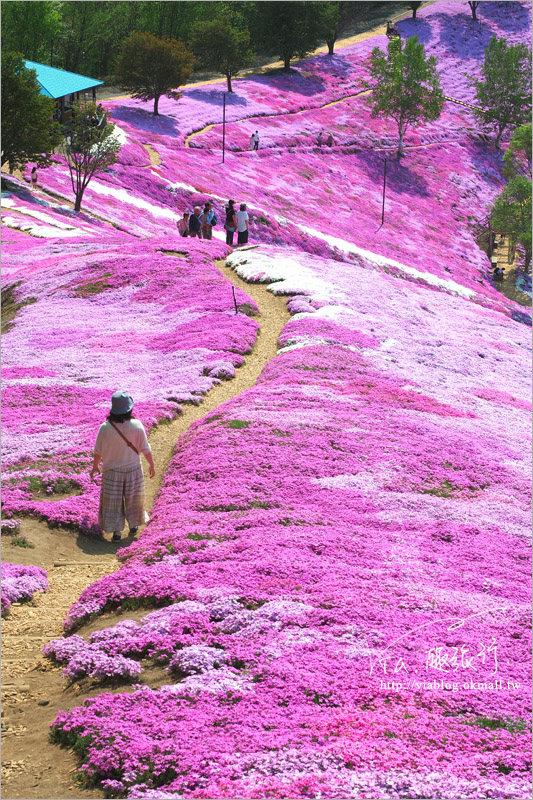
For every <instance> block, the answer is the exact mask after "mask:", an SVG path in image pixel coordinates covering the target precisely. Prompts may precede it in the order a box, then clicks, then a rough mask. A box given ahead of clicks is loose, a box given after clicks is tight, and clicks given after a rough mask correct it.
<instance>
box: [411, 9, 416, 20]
mask: <svg viewBox="0 0 533 800" xmlns="http://www.w3.org/2000/svg"><path fill="white" fill-rule="evenodd" d="M412 19H416V8H413V16H412Z"/></svg>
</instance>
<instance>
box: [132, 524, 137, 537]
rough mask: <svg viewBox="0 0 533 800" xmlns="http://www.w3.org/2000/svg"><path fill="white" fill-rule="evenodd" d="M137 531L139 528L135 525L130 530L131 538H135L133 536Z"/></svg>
mask: <svg viewBox="0 0 533 800" xmlns="http://www.w3.org/2000/svg"><path fill="white" fill-rule="evenodd" d="M138 530H139V526H138V525H136V526H135V527H134V528H130V533H131V534H132V536H135V534H136V533H137V531H138Z"/></svg>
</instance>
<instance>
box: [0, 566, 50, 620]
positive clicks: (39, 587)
mask: <svg viewBox="0 0 533 800" xmlns="http://www.w3.org/2000/svg"><path fill="white" fill-rule="evenodd" d="M0 577H1V579H2V592H1V600H2V616H5V615H6V614H7V612H8V611H9V607H10V606H11V604H12V603H21V602H24V601H25V600H31V598H32V597H33V595H34V593H35V592H46V590H47V589H48V579H47V576H46V571H45V570H44V569H42V568H41V567H34V566H32V565H28V566H25V565H23V564H8V563H6V562H4V561H2V563H1V565H0Z"/></svg>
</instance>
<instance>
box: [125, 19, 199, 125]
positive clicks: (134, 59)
mask: <svg viewBox="0 0 533 800" xmlns="http://www.w3.org/2000/svg"><path fill="white" fill-rule="evenodd" d="M193 64H194V56H193V54H192V53H191V52H190V51H189V50H187V48H186V47H185V45H184V44H183V42H178V41H174V40H170V41H165V40H163V39H158V38H157V37H155V36H152V34H150V33H134V34H132V35H131V36H129V37H128V38H127V39H126V40H125V41H124V42H122V45H121V48H120V54H119V57H118V60H117V65H116V76H117V80H118V82H119V84H120V85H121V86H122V87H123V88H124V89H126V90H127V91H130V92H131V94H132V97H134V98H136V99H137V100H153V101H154V115H156V116H158V115H159V98H160V97H161V96H162V95H165V96H166V97H174V98H175V99H177V98H178V97H179V96H180V95H179V92H176V89H177V88H178V86H182V85H183V84H184V83H186V82H187V79H188V78H189V75H190V74H191V72H192V68H193Z"/></svg>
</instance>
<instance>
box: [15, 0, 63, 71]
mask: <svg viewBox="0 0 533 800" xmlns="http://www.w3.org/2000/svg"><path fill="white" fill-rule="evenodd" d="M61 5H62V4H61V3H56V2H48V0H43V1H42V2H39V3H35V2H33V1H31V2H27V0H22V2H17V3H3V4H2V49H3V50H6V51H13V52H18V53H22V54H23V55H24V58H27V59H29V60H31V61H42V60H43V59H44V60H45V61H46V63H48V58H49V55H50V50H51V45H52V42H53V41H54V38H55V37H56V36H57V35H58V33H59V30H60V27H61V13H60V6H61Z"/></svg>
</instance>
